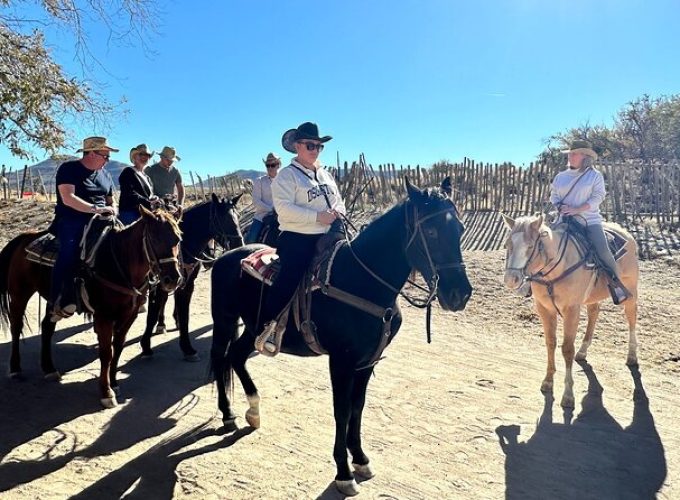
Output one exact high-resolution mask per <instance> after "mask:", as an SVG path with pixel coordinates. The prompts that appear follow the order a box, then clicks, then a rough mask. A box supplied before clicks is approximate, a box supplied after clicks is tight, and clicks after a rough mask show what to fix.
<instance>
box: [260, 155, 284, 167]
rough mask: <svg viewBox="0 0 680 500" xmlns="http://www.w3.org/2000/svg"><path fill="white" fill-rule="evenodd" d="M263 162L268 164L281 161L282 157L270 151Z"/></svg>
mask: <svg viewBox="0 0 680 500" xmlns="http://www.w3.org/2000/svg"><path fill="white" fill-rule="evenodd" d="M262 163H264V164H265V165H268V164H270V163H281V158H280V157H279V156H277V155H275V154H274V153H269V154H268V155H267V157H266V158H264V159H263V160H262Z"/></svg>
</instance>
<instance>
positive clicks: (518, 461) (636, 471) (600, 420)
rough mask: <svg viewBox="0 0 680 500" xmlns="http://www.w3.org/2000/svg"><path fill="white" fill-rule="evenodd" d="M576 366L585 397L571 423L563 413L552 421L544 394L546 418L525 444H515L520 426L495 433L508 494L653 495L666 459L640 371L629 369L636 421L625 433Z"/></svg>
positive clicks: (591, 379)
mask: <svg viewBox="0 0 680 500" xmlns="http://www.w3.org/2000/svg"><path fill="white" fill-rule="evenodd" d="M579 364H580V365H581V366H582V368H583V371H584V373H585V375H586V377H587V378H588V392H587V394H586V395H585V396H584V398H583V401H582V403H581V406H582V409H581V413H580V414H579V415H578V417H577V418H576V420H575V421H574V422H573V423H570V420H571V416H570V415H569V414H567V413H566V412H565V423H564V424H556V423H553V421H552V406H553V401H554V399H553V396H552V394H545V396H544V397H545V406H544V408H543V414H542V415H541V417H540V420H539V422H538V426H537V428H536V432H535V433H534V435H533V436H531V438H529V440H528V441H526V442H523V443H519V442H518V440H517V437H518V436H519V433H520V427H519V426H518V425H509V426H505V425H502V426H499V427H498V428H496V433H497V434H498V437H499V442H500V446H501V448H502V450H503V452H504V453H505V455H506V459H505V476H506V480H505V483H506V493H505V497H506V498H507V499H520V498H521V499H531V498H536V499H543V498H560V499H579V500H582V499H585V498H593V499H601V498H618V499H622V498H636V499H637V498H655V497H656V493H657V492H658V491H659V489H660V488H661V486H662V485H663V483H664V480H665V478H666V473H667V468H666V458H665V455H664V448H663V444H662V443H661V438H660V437H659V434H658V432H657V430H656V427H655V425H654V417H653V416H652V414H651V412H650V410H649V400H648V399H647V395H646V393H645V390H644V387H643V385H642V379H641V375H640V371H639V369H638V367H630V371H631V374H632V376H633V382H634V384H635V390H634V391H633V404H634V408H633V421H632V423H631V424H630V425H629V426H628V427H627V428H625V429H624V428H623V427H621V425H620V424H619V423H618V422H616V420H615V419H614V418H613V417H612V416H611V415H610V414H609V412H608V411H607V410H606V408H605V407H604V405H603V403H602V392H603V389H602V386H601V385H600V384H599V382H598V380H597V377H596V376H595V373H594V372H593V369H592V367H591V366H590V365H589V364H588V363H586V362H581V363H579Z"/></svg>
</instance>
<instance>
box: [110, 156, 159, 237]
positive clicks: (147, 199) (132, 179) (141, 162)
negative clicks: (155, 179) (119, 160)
mask: <svg viewBox="0 0 680 500" xmlns="http://www.w3.org/2000/svg"><path fill="white" fill-rule="evenodd" d="M153 154H154V153H153V151H151V152H150V151H149V148H148V147H147V145H146V144H140V145H139V146H136V147H134V148H132V149H131V150H130V161H131V162H132V165H133V166H132V167H125V168H124V169H123V171H122V172H121V173H120V176H119V177H118V184H119V185H120V204H119V210H120V215H119V216H118V218H119V219H120V221H121V222H122V223H123V224H125V225H126V226H127V225H129V224H132V223H133V222H134V221H136V220H137V219H139V217H140V215H139V207H140V206H143V207H145V208H148V209H149V210H153V209H154V208H155V205H156V204H157V202H158V196H156V195H154V194H153V185H152V184H151V179H150V178H149V176H148V175H146V174H145V173H144V169H145V168H146V164H147V163H149V159H150V158H151V157H152V156H153Z"/></svg>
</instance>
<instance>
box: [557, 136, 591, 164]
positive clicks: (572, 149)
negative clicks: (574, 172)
mask: <svg viewBox="0 0 680 500" xmlns="http://www.w3.org/2000/svg"><path fill="white" fill-rule="evenodd" d="M562 152H563V153H583V154H584V155H587V156H590V157H591V158H592V159H593V160H597V153H596V152H595V151H594V150H593V148H592V147H591V145H590V143H589V142H588V141H581V140H576V141H571V144H569V149H564V150H562Z"/></svg>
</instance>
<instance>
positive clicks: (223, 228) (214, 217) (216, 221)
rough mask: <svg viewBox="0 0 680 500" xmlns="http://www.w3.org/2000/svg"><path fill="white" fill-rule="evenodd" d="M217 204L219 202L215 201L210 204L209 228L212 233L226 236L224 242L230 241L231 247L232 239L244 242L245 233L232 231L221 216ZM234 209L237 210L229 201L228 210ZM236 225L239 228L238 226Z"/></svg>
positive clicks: (217, 235) (222, 236)
mask: <svg viewBox="0 0 680 500" xmlns="http://www.w3.org/2000/svg"><path fill="white" fill-rule="evenodd" d="M216 205H217V203H215V202H213V203H211V206H210V219H209V220H210V226H209V229H208V230H209V231H210V234H214V235H215V236H216V237H221V238H224V240H223V241H224V243H228V246H229V248H231V241H232V240H238V241H240V243H241V244H243V235H242V234H240V231H237V233H233V232H231V230H230V229H229V228H228V227H227V224H226V223H225V222H224V221H223V220H222V219H221V218H220V217H219V215H218V213H217V206H216ZM232 209H233V210H236V207H234V206H233V205H232V204H231V203H229V206H228V207H227V212H229V210H232ZM236 227H237V228H238V226H236ZM220 243H222V242H220Z"/></svg>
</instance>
